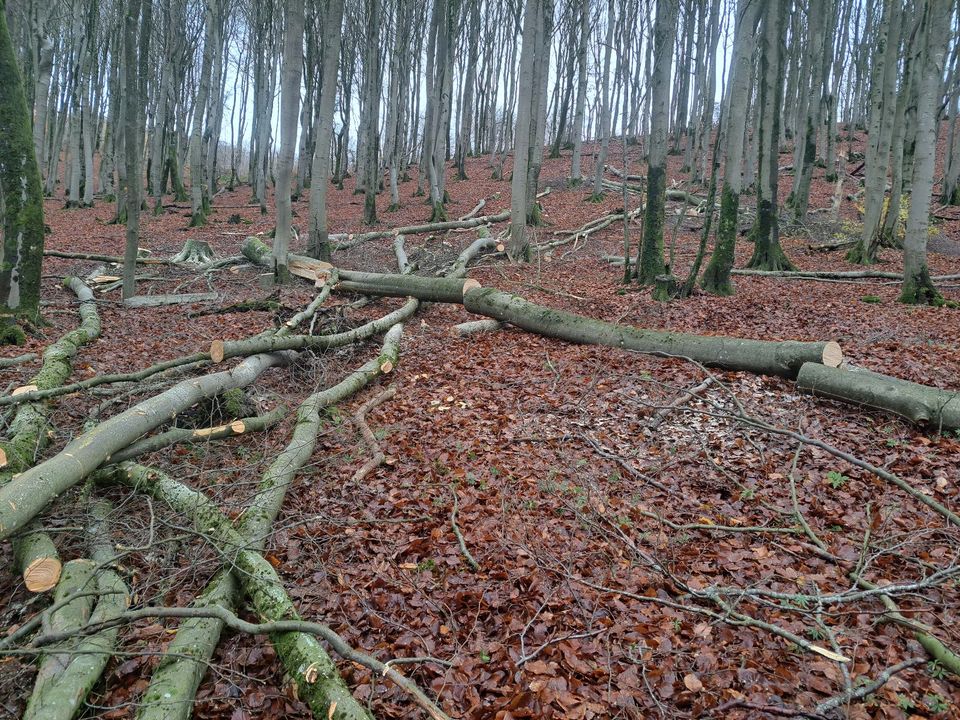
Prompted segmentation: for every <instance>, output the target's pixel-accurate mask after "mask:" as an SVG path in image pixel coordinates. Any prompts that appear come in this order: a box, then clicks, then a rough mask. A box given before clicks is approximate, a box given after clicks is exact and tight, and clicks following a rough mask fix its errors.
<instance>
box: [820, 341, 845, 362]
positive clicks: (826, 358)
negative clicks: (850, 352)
mask: <svg viewBox="0 0 960 720" xmlns="http://www.w3.org/2000/svg"><path fill="white" fill-rule="evenodd" d="M822 362H823V364H824V365H826V366H827V367H834V368H835V367H840V363H842V362H843V350H842V349H841V348H840V343H837V342H834V341H833V340H831V341H829V342H826V343H824V345H823V360H822Z"/></svg>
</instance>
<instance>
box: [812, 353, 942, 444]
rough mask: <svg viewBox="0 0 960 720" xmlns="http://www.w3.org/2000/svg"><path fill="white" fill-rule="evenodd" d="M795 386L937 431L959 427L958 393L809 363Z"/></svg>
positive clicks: (863, 371) (813, 393)
mask: <svg viewBox="0 0 960 720" xmlns="http://www.w3.org/2000/svg"><path fill="white" fill-rule="evenodd" d="M797 389H798V390H800V391H801V392H806V393H810V394H811V395H816V396H817V397H826V398H831V399H834V400H841V401H843V402H846V403H850V404H853V405H863V406H866V407H871V408H879V409H881V410H886V411H887V412H891V413H893V414H895V415H899V416H900V417H903V418H906V419H907V420H909V421H910V422H912V423H916V424H917V425H921V426H924V427H928V428H930V429H931V430H934V431H936V432H948V431H951V430H956V429H958V428H960V392H957V391H954V390H943V389H941V388H935V387H929V386H927V385H920V384H918V383H912V382H907V381H906V380H899V379H897V378H892V377H888V376H886V375H880V374H878V373H873V372H870V371H868V370H845V369H842V368H831V367H826V366H824V365H816V364H813V363H808V364H805V365H803V366H802V367H801V368H800V372H799V373H798V374H797Z"/></svg>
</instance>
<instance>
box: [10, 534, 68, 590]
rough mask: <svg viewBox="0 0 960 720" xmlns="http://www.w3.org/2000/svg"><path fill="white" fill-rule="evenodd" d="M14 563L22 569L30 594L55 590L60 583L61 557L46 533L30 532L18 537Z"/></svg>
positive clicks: (15, 544) (14, 547)
mask: <svg viewBox="0 0 960 720" xmlns="http://www.w3.org/2000/svg"><path fill="white" fill-rule="evenodd" d="M13 550H14V562H15V563H16V566H17V567H18V568H20V569H21V572H22V574H23V582H24V584H25V585H26V586H27V590H29V591H30V592H47V590H53V588H55V587H56V586H57V583H58V582H59V581H60V570H61V564H60V555H59V554H58V553H57V546H56V545H54V544H53V541H52V540H51V539H50V536H49V535H47V534H46V533H45V532H42V531H39V532H28V533H24V534H23V535H20V536H18V537H17V541H16V542H15V543H14V546H13Z"/></svg>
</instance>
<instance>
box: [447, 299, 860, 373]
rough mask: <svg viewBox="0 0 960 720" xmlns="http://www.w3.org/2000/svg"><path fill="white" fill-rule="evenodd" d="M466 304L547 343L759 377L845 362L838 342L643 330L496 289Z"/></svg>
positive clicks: (470, 309) (465, 303)
mask: <svg viewBox="0 0 960 720" xmlns="http://www.w3.org/2000/svg"><path fill="white" fill-rule="evenodd" d="M463 304H464V307H466V309H467V310H469V311H470V312H472V313H476V314H477V315H486V316H487V317H492V318H495V319H496V320H500V321H501V322H508V323H510V324H511V325H516V326H517V327H520V328H523V329H524V330H529V331H531V332H535V333H537V334H539V335H545V336H547V337H556V338H560V339H562V340H568V341H570V342H576V343H584V344H592V345H606V346H609V347H618V348H623V349H625V350H634V351H637V352H643V353H653V354H657V355H667V356H675V357H684V358H690V359H691V360H695V361H697V362H700V363H703V364H704V365H709V366H712V367H720V368H724V369H727V370H745V371H747V372H753V373H756V374H759V375H779V376H781V377H786V378H794V377H796V374H797V372H798V371H799V370H800V367H801V366H802V365H803V364H804V363H807V362H810V363H837V364H839V362H840V359H842V353H841V351H840V346H839V345H837V343H834V342H798V341H795V340H785V341H782V342H775V341H767V340H743V339H740V338H729V337H717V336H709V335H690V334H687V333H675V332H663V331H656V330H641V329H639V328H634V327H629V326H625V325H615V324H613V323H608V322H603V321H602V320H593V319H591V318H587V317H583V316H582V315H575V314H574V313H569V312H564V311H562V310H553V309H551V308H547V307H544V306H542V305H535V304H534V303H531V302H528V301H527V300H524V299H523V298H521V297H518V296H516V295H510V294H509V293H505V292H501V291H499V290H494V289H492V288H480V289H478V290H472V291H470V292H468V293H467V294H466V295H465V296H464V303H463Z"/></svg>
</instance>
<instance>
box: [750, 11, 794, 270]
mask: <svg viewBox="0 0 960 720" xmlns="http://www.w3.org/2000/svg"><path fill="white" fill-rule="evenodd" d="M787 5H788V2H787V0H770V1H769V2H767V3H766V4H765V5H764V11H763V21H762V31H761V35H760V97H759V102H758V109H759V117H760V127H759V135H760V137H759V148H758V157H759V168H758V170H759V173H758V174H759V183H758V188H757V220H756V223H755V224H754V228H753V233H752V234H753V242H754V248H753V257H751V258H750V262H749V265H748V266H749V267H751V268H758V269H762V270H792V269H793V264H792V263H791V262H790V260H789V259H788V258H787V256H786V253H784V252H783V248H781V247H780V222H779V207H778V204H777V184H778V179H779V165H778V161H779V158H780V154H779V147H778V144H779V137H780V116H781V107H782V106H781V100H782V96H783V63H784V48H783V33H784V26H785V24H786V23H785V19H786V8H787Z"/></svg>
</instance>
